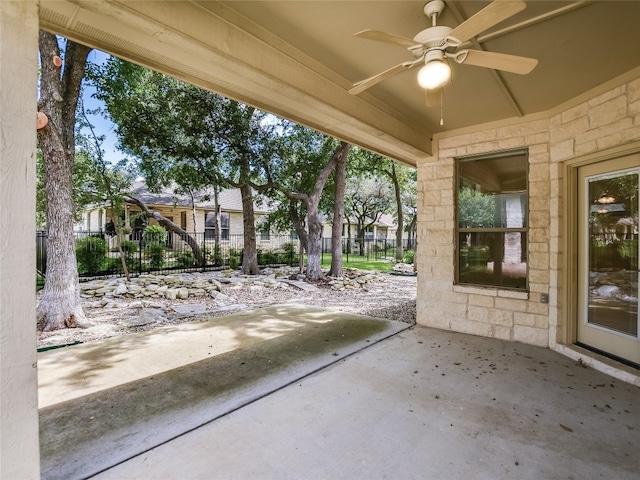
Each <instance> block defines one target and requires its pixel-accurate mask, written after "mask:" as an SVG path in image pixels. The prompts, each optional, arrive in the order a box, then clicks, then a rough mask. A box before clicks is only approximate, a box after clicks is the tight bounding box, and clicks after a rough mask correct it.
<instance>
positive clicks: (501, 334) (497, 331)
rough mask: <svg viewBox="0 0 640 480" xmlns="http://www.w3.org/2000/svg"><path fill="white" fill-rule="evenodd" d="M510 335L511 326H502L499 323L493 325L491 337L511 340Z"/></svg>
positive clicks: (511, 333)
mask: <svg viewBox="0 0 640 480" xmlns="http://www.w3.org/2000/svg"><path fill="white" fill-rule="evenodd" d="M512 336H513V332H512V329H511V327H503V326H500V325H494V326H493V335H492V337H493V338H498V339H500V340H513V338H512Z"/></svg>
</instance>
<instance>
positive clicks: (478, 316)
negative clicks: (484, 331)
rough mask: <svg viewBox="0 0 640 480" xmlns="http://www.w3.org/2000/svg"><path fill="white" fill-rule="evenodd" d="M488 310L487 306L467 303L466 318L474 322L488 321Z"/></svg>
mask: <svg viewBox="0 0 640 480" xmlns="http://www.w3.org/2000/svg"><path fill="white" fill-rule="evenodd" d="M489 312H490V310H489V309H488V308H485V307H477V306H472V305H469V306H468V307H467V318H468V319H469V320H472V321H474V322H483V323H489Z"/></svg>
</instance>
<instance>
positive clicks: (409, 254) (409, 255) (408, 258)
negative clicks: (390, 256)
mask: <svg viewBox="0 0 640 480" xmlns="http://www.w3.org/2000/svg"><path fill="white" fill-rule="evenodd" d="M414 256H415V252H414V251H413V250H405V251H404V255H403V257H402V261H403V262H404V263H413V261H414Z"/></svg>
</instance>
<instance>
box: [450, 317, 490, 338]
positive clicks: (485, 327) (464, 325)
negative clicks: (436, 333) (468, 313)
mask: <svg viewBox="0 0 640 480" xmlns="http://www.w3.org/2000/svg"><path fill="white" fill-rule="evenodd" d="M450 325H451V330H454V331H456V332H462V333H468V334H471V335H480V336H483V337H491V336H492V334H493V327H492V326H491V325H489V324H488V323H480V322H472V321H469V320H465V319H460V318H454V319H452V320H451V324H450Z"/></svg>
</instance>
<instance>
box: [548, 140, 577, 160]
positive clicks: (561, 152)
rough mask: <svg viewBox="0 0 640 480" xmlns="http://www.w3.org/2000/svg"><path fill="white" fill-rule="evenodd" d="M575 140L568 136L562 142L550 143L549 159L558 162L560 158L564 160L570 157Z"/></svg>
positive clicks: (572, 153)
mask: <svg viewBox="0 0 640 480" xmlns="http://www.w3.org/2000/svg"><path fill="white" fill-rule="evenodd" d="M574 142H575V140H574V139H573V138H569V139H567V140H565V141H563V142H558V143H555V144H552V145H551V151H550V155H551V161H552V162H559V161H561V160H565V159H567V158H571V157H573V155H574V151H573V145H574Z"/></svg>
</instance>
